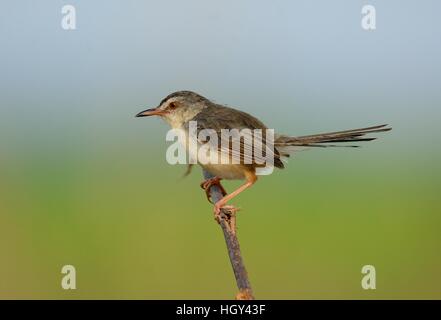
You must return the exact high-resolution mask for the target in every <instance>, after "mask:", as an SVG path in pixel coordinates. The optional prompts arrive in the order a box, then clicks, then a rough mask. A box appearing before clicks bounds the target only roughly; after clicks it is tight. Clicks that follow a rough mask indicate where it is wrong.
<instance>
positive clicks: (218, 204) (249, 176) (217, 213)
mask: <svg viewBox="0 0 441 320" xmlns="http://www.w3.org/2000/svg"><path fill="white" fill-rule="evenodd" d="M246 179H247V182H245V183H244V184H243V185H241V186H240V187H239V188H237V189H236V190H234V191H233V192H231V193H230V194H227V195H225V196H224V197H223V198H222V199H220V200H219V201H218V202H216V204H215V205H214V219H215V220H216V221H219V216H220V211H221V209H222V208H224V209H227V210H228V211H231V212H233V214H234V213H235V212H236V211H237V210H238V209H237V208H235V207H233V206H230V205H229V206H227V205H226V204H227V202H228V201H230V200H231V199H233V198H234V197H236V196H237V195H239V194H240V193H241V192H242V191H244V190H246V189H248V188H249V187H251V186H252V185H253V184H254V183H255V182H256V180H257V176H256V174H255V173H254V172H252V173H251V172H249V173H248V174H247V175H246Z"/></svg>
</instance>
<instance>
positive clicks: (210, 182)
mask: <svg viewBox="0 0 441 320" xmlns="http://www.w3.org/2000/svg"><path fill="white" fill-rule="evenodd" d="M221 180H222V178H219V177H213V178H210V179H207V180H205V181H202V183H201V188H202V189H204V190H205V194H206V196H207V199H208V201H210V202H211V203H213V202H212V201H211V196H210V188H211V186H218V187H219V189H220V191H221V193H222V196H223V197H225V195H226V194H227V192H226V191H225V189H224V187H223V186H222V185H221V183H220V181H221Z"/></svg>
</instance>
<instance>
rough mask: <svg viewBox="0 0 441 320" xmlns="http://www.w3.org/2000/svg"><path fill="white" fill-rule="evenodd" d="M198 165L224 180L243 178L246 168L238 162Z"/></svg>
mask: <svg viewBox="0 0 441 320" xmlns="http://www.w3.org/2000/svg"><path fill="white" fill-rule="evenodd" d="M199 165H200V166H201V167H202V168H204V169H205V170H207V171H208V172H210V173H211V174H213V175H215V176H217V177H219V178H222V179H226V180H243V179H245V173H246V169H245V168H244V167H243V166H242V165H238V164H200V163H199Z"/></svg>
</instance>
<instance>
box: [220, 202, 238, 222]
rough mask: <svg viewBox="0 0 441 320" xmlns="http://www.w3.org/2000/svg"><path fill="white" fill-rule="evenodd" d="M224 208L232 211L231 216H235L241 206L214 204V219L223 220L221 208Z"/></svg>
mask: <svg viewBox="0 0 441 320" xmlns="http://www.w3.org/2000/svg"><path fill="white" fill-rule="evenodd" d="M222 209H224V210H226V211H228V212H229V213H230V215H231V216H235V215H236V212H237V211H239V210H240V208H236V207H235V206H232V205H222V204H215V205H214V210H213V211H214V220H216V221H217V222H218V223H220V221H221V210H222Z"/></svg>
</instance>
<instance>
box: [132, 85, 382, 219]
mask: <svg viewBox="0 0 441 320" xmlns="http://www.w3.org/2000/svg"><path fill="white" fill-rule="evenodd" d="M153 115H157V116H160V117H161V118H163V119H164V120H165V121H166V122H168V123H169V124H170V126H171V127H172V128H174V129H181V130H182V131H183V132H184V133H185V134H186V135H187V136H188V135H189V132H190V131H189V128H190V123H191V121H194V122H195V123H196V124H197V133H199V132H201V131H202V130H207V129H208V130H212V131H214V132H215V133H217V137H218V139H219V141H216V144H215V145H216V146H217V153H218V159H220V158H221V157H222V156H226V158H227V159H228V160H229V162H228V163H213V162H211V163H210V162H206V161H198V164H199V165H201V166H202V167H203V168H204V169H205V170H206V171H208V172H210V173H211V174H212V175H213V176H214V178H212V179H208V180H206V181H204V182H202V183H201V187H202V188H203V189H205V191H206V192H207V197H208V198H209V194H208V191H209V189H210V187H211V186H212V185H218V186H219V187H220V189H221V190H222V192H223V195H224V197H223V198H222V199H221V200H219V201H218V202H216V203H215V204H214V214H215V218H216V219H217V218H218V215H219V214H220V209H221V208H226V209H228V210H233V211H234V210H236V209H235V208H234V207H233V206H228V205H226V204H227V202H228V201H230V200H231V199H233V198H234V197H236V196H237V195H238V194H240V193H241V192H242V191H244V190H245V189H247V188H249V187H251V186H252V185H253V184H254V183H255V182H256V180H257V175H256V171H257V170H258V169H259V168H263V167H265V165H266V164H265V163H262V160H263V162H264V160H266V159H268V158H267V156H270V157H271V160H272V161H271V162H272V164H273V165H274V167H276V168H279V169H283V168H284V164H283V162H282V160H284V159H286V158H288V157H289V155H290V154H291V153H293V152H295V151H296V150H299V148H304V147H334V146H336V145H335V143H345V142H346V143H347V142H350V143H353V142H362V141H371V140H374V139H375V138H371V137H365V135H366V134H368V133H374V132H384V131H389V130H391V128H389V127H387V125H378V126H373V127H368V128H362V129H353V130H345V131H337V132H328V133H321V134H314V135H308V136H300V137H291V136H286V135H277V134H275V135H274V139H273V142H272V148H269V147H268V145H269V142H268V139H267V137H268V136H267V135H266V133H265V132H266V129H268V128H267V127H266V126H265V125H264V124H263V123H262V122H261V121H259V120H258V119H256V118H255V117H253V116H251V115H249V114H248V113H245V112H242V111H239V110H236V109H233V108H230V107H226V106H223V105H220V104H217V103H214V102H212V101H210V100H208V99H207V98H204V97H203V96H201V95H199V94H197V93H195V92H191V91H178V92H174V93H172V94H170V95H168V96H167V97H165V98H164V99H163V100H162V101H161V103H160V104H159V106H157V107H156V108H153V109H147V110H144V111H142V112H140V113H138V114H137V115H136V116H137V117H147V116H153ZM225 129H229V130H231V129H238V130H242V129H250V130H251V131H252V133H251V137H252V138H254V137H255V136H256V134H255V133H254V132H255V131H254V130H255V129H262V132H263V133H262V135H261V138H262V139H261V144H262V146H263V149H264V152H263V153H261V154H259V153H256V152H248V151H250V150H255V149H253V145H252V144H253V141H254V139H244V137H243V136H242V137H239V138H238V139H240V143H239V145H240V148H239V149H237V148H234V142H233V143H228V144H227V145H225V144H223V143H222V142H221V141H220V140H221V137H222V134H223V133H222V131H223V130H225ZM210 140H211V136H210ZM207 142H210V141H207V140H201V139H198V141H197V143H198V145H199V146H202V145H204V144H206V143H207ZM211 142H213V141H211ZM345 146H348V145H345ZM348 147H357V146H354V145H349V146H348ZM254 148H256V145H254ZM186 150H187V151H188V152H189V153H192V151H191V148H189V145H188V143H186ZM192 156H193V157H195V158H197V159H199V158H198V156H197V155H192ZM233 156H237V157H238V158H239V162H237V161H236V162H234V161H231V160H232V157H233ZM264 156H266V157H264ZM222 179H227V180H237V179H239V180H245V181H246V182H245V183H244V184H243V185H242V186H240V187H239V188H238V189H236V190H235V191H233V192H232V193H230V194H227V193H226V192H225V189H224V188H223V187H222V185H221V184H220V181H221V180H222ZM209 199H210V198H209Z"/></svg>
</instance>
